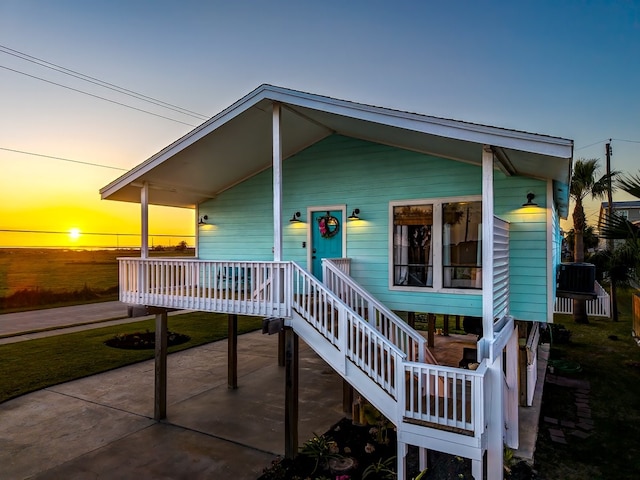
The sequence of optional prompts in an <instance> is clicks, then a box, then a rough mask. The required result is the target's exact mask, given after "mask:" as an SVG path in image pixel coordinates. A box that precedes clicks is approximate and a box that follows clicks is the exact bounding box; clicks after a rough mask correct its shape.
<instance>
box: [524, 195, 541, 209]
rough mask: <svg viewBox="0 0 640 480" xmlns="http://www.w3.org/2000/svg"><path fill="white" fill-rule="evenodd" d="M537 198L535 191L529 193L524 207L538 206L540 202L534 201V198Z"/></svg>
mask: <svg viewBox="0 0 640 480" xmlns="http://www.w3.org/2000/svg"><path fill="white" fill-rule="evenodd" d="M534 198H536V194H535V193H531V192H529V193H527V203H523V204H522V206H523V207H537V206H538V204H537V203H536V202H534V201H533V199H534Z"/></svg>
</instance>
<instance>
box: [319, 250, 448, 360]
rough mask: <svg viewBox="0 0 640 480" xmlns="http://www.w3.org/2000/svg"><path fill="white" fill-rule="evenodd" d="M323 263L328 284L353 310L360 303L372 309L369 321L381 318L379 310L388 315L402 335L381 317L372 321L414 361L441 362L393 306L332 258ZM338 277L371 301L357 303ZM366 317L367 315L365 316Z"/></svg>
mask: <svg viewBox="0 0 640 480" xmlns="http://www.w3.org/2000/svg"><path fill="white" fill-rule="evenodd" d="M322 265H323V267H324V269H323V278H324V279H325V284H326V285H327V286H328V288H329V289H331V290H333V292H334V293H335V294H336V295H338V297H339V298H340V299H341V300H342V301H343V302H345V303H346V304H347V305H349V307H350V308H351V309H352V310H355V311H358V308H359V307H366V308H367V309H368V317H369V318H368V319H367V318H365V321H367V320H369V323H371V322H370V320H371V319H377V318H378V316H377V315H376V312H378V313H379V314H380V315H381V316H382V317H383V319H384V318H386V319H388V321H389V322H390V323H391V324H392V326H393V328H394V329H397V330H399V331H400V333H401V334H400V335H398V334H397V332H395V331H391V332H389V331H388V330H389V329H388V328H384V325H381V324H380V323H378V322H377V321H376V322H375V323H372V325H375V326H376V328H377V329H378V331H380V332H382V334H383V335H384V336H385V337H386V338H387V339H388V340H389V341H391V342H392V343H393V344H394V345H396V346H397V347H398V348H400V349H401V350H402V351H404V352H405V353H406V354H407V358H408V359H409V360H410V361H418V362H422V363H432V364H434V365H438V361H437V360H436V358H435V357H434V356H433V353H431V351H430V350H429V349H428V348H427V343H426V340H425V338H424V337H423V336H422V335H420V334H419V333H418V332H417V331H416V330H414V329H413V328H411V326H409V325H408V324H407V323H406V322H405V321H404V320H402V319H401V318H400V317H399V316H398V315H396V314H395V313H393V312H392V311H391V310H390V309H389V308H387V307H386V306H385V305H384V304H383V303H381V302H380V301H379V300H378V299H377V298H375V297H374V296H373V295H372V294H371V293H369V292H368V291H367V290H365V289H364V288H363V287H362V286H361V285H360V284H358V283H357V282H356V281H355V280H354V279H353V277H351V276H350V275H348V274H346V273H345V272H344V271H343V270H342V269H341V268H340V267H339V266H338V265H336V264H335V262H333V261H332V259H328V258H326V259H323V260H322ZM336 279H337V280H339V281H340V282H342V283H343V285H346V286H347V287H348V288H349V289H350V290H351V291H352V292H354V293H356V294H357V295H358V296H359V297H360V298H361V299H362V300H364V301H366V303H367V305H356V303H358V301H357V299H356V298H354V295H352V294H348V292H344V291H340V290H341V289H339V288H338V285H336ZM362 317H363V318H364V316H362ZM403 335H404V336H405V337H406V338H407V339H410V341H409V342H408V343H409V344H408V345H407V344H405V342H402V341H401V340H402V336H403ZM413 343H415V345H416V347H417V357H416V351H415V350H416V349H415V348H411V345H412V344H413Z"/></svg>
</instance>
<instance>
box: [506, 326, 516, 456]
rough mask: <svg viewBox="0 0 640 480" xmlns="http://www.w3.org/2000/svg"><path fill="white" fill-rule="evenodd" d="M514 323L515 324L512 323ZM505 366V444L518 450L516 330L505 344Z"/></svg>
mask: <svg viewBox="0 0 640 480" xmlns="http://www.w3.org/2000/svg"><path fill="white" fill-rule="evenodd" d="M514 323H515V322H514ZM506 350H507V355H506V358H507V364H506V365H505V370H506V380H507V398H505V399H504V400H505V404H506V405H505V408H506V409H507V410H508V413H507V420H508V423H507V434H506V439H505V443H506V444H507V447H509V448H518V445H519V441H520V435H519V427H518V425H519V418H518V353H519V350H520V349H519V347H518V329H517V328H514V329H513V332H511V337H510V338H509V342H508V343H507V348H506Z"/></svg>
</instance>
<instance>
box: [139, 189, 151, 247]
mask: <svg viewBox="0 0 640 480" xmlns="http://www.w3.org/2000/svg"><path fill="white" fill-rule="evenodd" d="M140 209H141V211H140V216H141V218H140V223H141V232H140V235H141V238H140V257H141V258H149V184H148V183H147V182H144V183H143V184H142V188H141V189H140Z"/></svg>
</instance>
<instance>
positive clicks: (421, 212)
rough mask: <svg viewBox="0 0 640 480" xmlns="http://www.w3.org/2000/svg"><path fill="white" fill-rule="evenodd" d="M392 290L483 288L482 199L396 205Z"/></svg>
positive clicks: (431, 200) (401, 203)
mask: <svg viewBox="0 0 640 480" xmlns="http://www.w3.org/2000/svg"><path fill="white" fill-rule="evenodd" d="M390 213H391V217H392V232H391V239H390V240H391V241H392V243H393V246H392V248H393V252H392V255H391V256H390V257H391V259H390V262H389V263H390V265H389V266H390V270H391V274H390V277H391V278H390V286H391V288H393V289H407V290H416V289H421V288H431V289H433V290H441V289H456V290H469V289H471V290H477V289H481V288H482V202H481V201H480V200H479V197H478V196H474V197H459V198H443V199H430V200H422V201H421V200H411V201H402V202H391V205H390Z"/></svg>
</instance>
